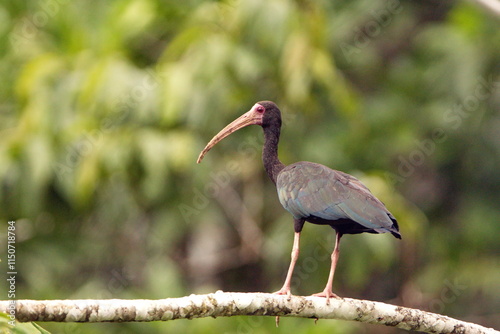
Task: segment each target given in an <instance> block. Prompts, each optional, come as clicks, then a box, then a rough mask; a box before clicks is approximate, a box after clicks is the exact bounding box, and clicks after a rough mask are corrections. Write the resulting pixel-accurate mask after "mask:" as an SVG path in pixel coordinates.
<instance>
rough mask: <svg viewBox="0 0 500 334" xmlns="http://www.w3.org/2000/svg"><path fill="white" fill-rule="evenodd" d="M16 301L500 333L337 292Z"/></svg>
mask: <svg viewBox="0 0 500 334" xmlns="http://www.w3.org/2000/svg"><path fill="white" fill-rule="evenodd" d="M14 302H15V316H16V318H17V320H18V321H22V322H26V321H58V322H124V321H167V320H174V319H192V318H203V317H214V318H215V317H230V316H236V315H265V316H282V317H301V318H313V319H341V320H351V321H360V322H365V323H370V324H380V325H386V326H394V327H398V328H402V329H406V330H415V331H421V332H426V333H471V334H472V333H497V334H498V333H500V332H498V331H496V330H494V329H491V328H486V327H483V326H480V325H476V324H472V323H468V322H464V321H460V320H456V319H453V318H449V317H446V316H442V315H439V314H435V313H430V312H425V311H421V310H417V309H411V308H406V307H401V306H395V305H390V304H384V303H379V302H372V301H367V300H358V299H350V298H341V299H335V298H332V299H330V304H329V305H327V304H326V300H325V298H319V297H299V296H292V297H291V298H290V299H288V298H287V297H286V296H279V295H274V294H268V293H233V292H227V293H225V292H222V291H218V292H216V293H213V294H208V295H191V296H188V297H182V298H168V299H159V300H141V299H138V300H125V299H109V300H90V299H88V300H15V301H14V300H11V301H0V312H5V313H7V314H12V312H13V309H14V307H13V306H12V305H13V303H14ZM9 306H11V307H10V308H9ZM9 311H12V312H9Z"/></svg>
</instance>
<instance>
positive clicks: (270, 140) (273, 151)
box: [262, 125, 285, 184]
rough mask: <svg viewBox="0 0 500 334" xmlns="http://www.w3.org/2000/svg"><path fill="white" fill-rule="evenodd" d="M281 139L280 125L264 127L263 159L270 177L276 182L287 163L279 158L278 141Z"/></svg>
mask: <svg viewBox="0 0 500 334" xmlns="http://www.w3.org/2000/svg"><path fill="white" fill-rule="evenodd" d="M279 140H280V127H279V125H278V126H269V127H265V128H264V148H263V150H262V161H263V162H264V168H265V169H266V172H267V175H268V176H269V178H270V179H271V180H272V181H273V182H274V184H276V180H277V178H278V174H279V172H281V170H282V169H283V168H285V165H284V164H282V163H281V161H280V159H279V158H278V142H279Z"/></svg>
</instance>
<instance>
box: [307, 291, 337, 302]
mask: <svg viewBox="0 0 500 334" xmlns="http://www.w3.org/2000/svg"><path fill="white" fill-rule="evenodd" d="M313 296H314V297H323V298H326V305H330V298H340V297H339V296H337V295H336V294H334V293H333V292H332V290H330V289H325V290H323V291H322V292H319V293H315V294H313Z"/></svg>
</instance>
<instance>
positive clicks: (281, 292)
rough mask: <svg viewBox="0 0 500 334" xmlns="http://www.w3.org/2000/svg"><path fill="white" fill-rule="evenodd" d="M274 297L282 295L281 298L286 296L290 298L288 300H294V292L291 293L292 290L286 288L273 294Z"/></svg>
mask: <svg viewBox="0 0 500 334" xmlns="http://www.w3.org/2000/svg"><path fill="white" fill-rule="evenodd" d="M273 295H280V296H284V295H286V296H287V297H288V298H287V299H288V300H290V299H292V291H290V289H286V288H281V290H278V291H276V292H273Z"/></svg>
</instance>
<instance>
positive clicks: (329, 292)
mask: <svg viewBox="0 0 500 334" xmlns="http://www.w3.org/2000/svg"><path fill="white" fill-rule="evenodd" d="M341 237H342V234H341V233H338V232H337V235H336V236H335V248H334V249H333V252H332V266H331V267H330V275H329V276H328V282H327V283H326V287H325V289H324V290H323V292H320V293H315V294H314V295H313V296H316V297H326V303H327V304H330V298H331V297H335V298H339V296H337V295H336V294H334V293H333V292H332V286H333V276H334V275H335V267H336V266H337V261H338V260H339V245H340V238H341Z"/></svg>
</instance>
